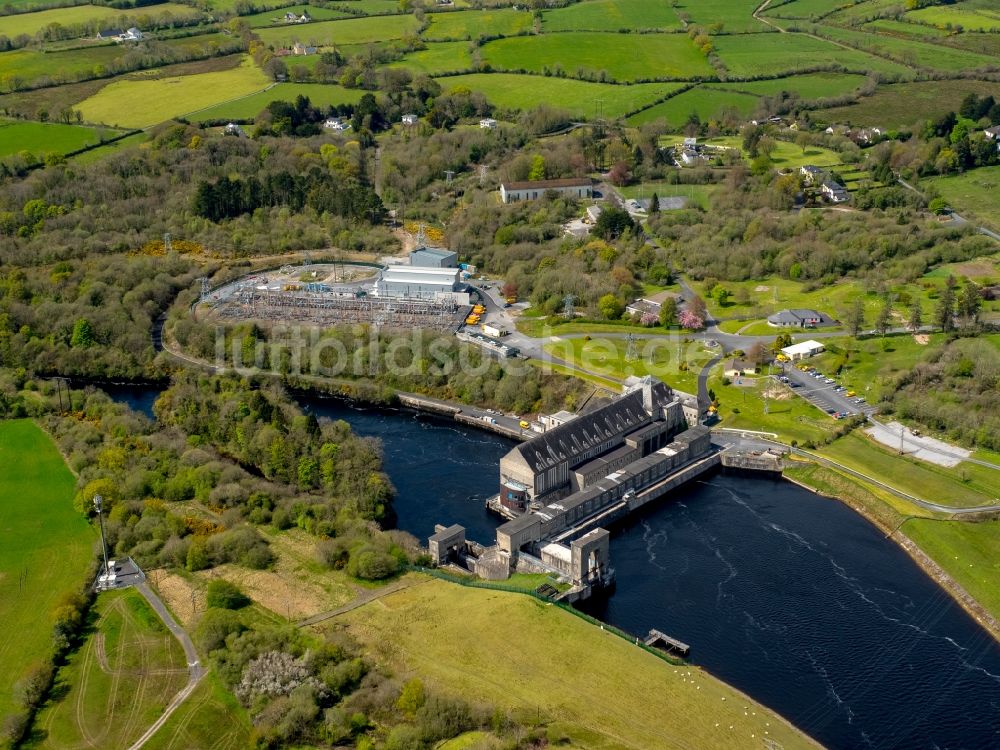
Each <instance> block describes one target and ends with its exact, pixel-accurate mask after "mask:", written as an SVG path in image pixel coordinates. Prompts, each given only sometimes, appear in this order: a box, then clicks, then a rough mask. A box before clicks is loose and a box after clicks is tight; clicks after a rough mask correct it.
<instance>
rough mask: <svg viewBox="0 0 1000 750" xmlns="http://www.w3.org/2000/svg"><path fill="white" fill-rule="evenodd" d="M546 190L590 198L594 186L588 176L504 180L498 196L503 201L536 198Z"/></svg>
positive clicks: (571, 196)
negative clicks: (515, 180) (521, 180)
mask: <svg viewBox="0 0 1000 750" xmlns="http://www.w3.org/2000/svg"><path fill="white" fill-rule="evenodd" d="M548 192H554V193H558V194H559V195H563V196H567V197H569V198H591V197H593V195H594V188H593V184H592V183H591V181H590V178H589V177H570V178H567V179H562V180H530V181H528V182H505V183H503V184H501V185H500V198H501V200H503V202H504V203H516V202H517V201H531V200H537V199H538V198H541V197H543V196H544V195H545V194H546V193H548Z"/></svg>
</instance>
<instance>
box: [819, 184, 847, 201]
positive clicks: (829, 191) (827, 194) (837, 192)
mask: <svg viewBox="0 0 1000 750" xmlns="http://www.w3.org/2000/svg"><path fill="white" fill-rule="evenodd" d="M820 192H821V193H823V197H824V198H826V199H827V200H829V201H830V202H831V203H846V202H847V201H849V200H850V199H851V194H850V193H848V192H847V188H845V187H844V186H843V185H841V184H840V183H839V182H833V181H832V180H828V181H827V182H824V183H823V186H822V187H821V188H820Z"/></svg>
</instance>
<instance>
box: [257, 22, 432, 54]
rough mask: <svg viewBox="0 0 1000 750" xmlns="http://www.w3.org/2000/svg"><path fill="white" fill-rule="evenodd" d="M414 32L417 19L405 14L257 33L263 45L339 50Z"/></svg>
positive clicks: (284, 27) (311, 24) (262, 30)
mask: <svg viewBox="0 0 1000 750" xmlns="http://www.w3.org/2000/svg"><path fill="white" fill-rule="evenodd" d="M416 31H417V19H416V18H414V17H413V16H409V15H407V16H382V17H379V18H348V19H346V20H342V21H320V22H319V23H307V24H290V25H288V26H280V27H275V28H269V29H260V30H259V31H258V32H257V34H258V36H260V38H261V40H262V41H263V42H264V43H265V44H270V45H274V46H275V47H290V46H292V45H293V44H294V43H295V42H302V43H303V44H313V45H316V46H320V47H333V46H337V47H339V46H341V45H344V44H368V43H370V42H381V41H386V40H388V39H401V38H402V37H404V36H406V35H407V34H415V33H416Z"/></svg>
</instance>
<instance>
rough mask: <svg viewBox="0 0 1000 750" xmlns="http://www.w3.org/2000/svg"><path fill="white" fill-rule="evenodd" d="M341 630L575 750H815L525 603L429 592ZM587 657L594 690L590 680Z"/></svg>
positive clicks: (707, 684) (407, 594) (697, 678)
mask: <svg viewBox="0 0 1000 750" xmlns="http://www.w3.org/2000/svg"><path fill="white" fill-rule="evenodd" d="M341 622H343V623H344V624H346V626H347V627H348V629H349V631H350V632H351V633H352V634H353V635H354V636H355V637H356V638H358V639H359V640H361V641H362V642H363V643H364V644H365V645H366V646H367V647H368V648H369V649H371V652H372V653H373V654H374V655H375V658H376V659H377V660H378V661H380V662H383V663H386V664H389V665H390V666H391V668H392V669H393V670H394V671H396V672H397V673H398V674H402V675H405V674H407V673H410V672H416V673H418V674H420V676H421V679H423V680H424V681H425V682H426V683H427V684H428V686H430V687H432V688H433V689H438V690H442V691H453V690H454V689H455V686H457V685H461V686H462V688H461V689H462V697H463V698H465V699H466V700H471V701H476V700H483V701H487V702H489V703H491V704H494V705H497V706H499V707H502V708H504V709H507V710H511V711H514V712H515V713H516V714H520V715H523V716H526V717H527V716H530V717H532V719H536V718H537V717H539V716H540V717H541V718H542V719H545V718H551V720H552V723H550V724H549V726H550V728H551V730H552V731H554V732H556V733H561V734H564V735H566V736H567V737H568V738H569V741H570V744H571V745H572V746H574V747H592V748H607V749H608V750H610V748H616V749H618V750H632V749H634V750H648V749H649V748H658V747H698V748H733V747H740V746H745V747H755V746H759V745H758V744H757V741H756V740H755V739H752V738H751V735H754V736H755V737H756V738H760V737H770V738H772V739H773V740H774V741H776V742H777V743H780V745H781V746H782V747H784V748H786V750H790V748H796V747H813V745H812V743H811V741H810V740H808V739H807V738H806V737H804V736H803V735H801V734H798V733H797V732H796V731H795V730H794V729H792V728H791V727H790V726H788V725H787V724H785V723H784V722H782V721H781V720H780V719H778V718H777V717H775V716H774V715H773V714H771V713H770V712H768V711H767V710H766V709H764V708H763V707H762V706H759V705H757V704H754V703H753V702H752V701H751V700H750V699H749V698H746V697H745V696H743V695H741V694H740V693H737V692H735V691H734V690H732V689H731V688H729V687H727V686H725V685H723V684H722V683H721V682H719V681H718V680H716V679H715V678H713V677H711V676H710V675H708V674H707V673H705V672H704V671H702V670H701V669H699V668H698V667H694V666H684V667H675V666H671V665H670V664H667V663H665V662H663V661H662V660H660V659H658V658H657V657H655V656H653V655H652V654H649V653H646V652H645V651H643V650H641V649H638V648H636V647H635V646H634V645H632V644H631V643H629V642H627V641H625V640H622V639H621V638H618V637H616V636H614V635H612V634H611V633H609V632H607V631H604V630H602V629H600V628H599V627H597V626H595V625H591V624H589V623H587V622H585V621H583V620H582V619H580V618H578V617H576V616H574V615H572V614H570V613H568V612H565V611H563V610H561V609H559V608H556V607H551V606H547V605H546V604H544V603H542V602H539V601H537V600H535V599H533V598H530V597H527V596H524V595H522V594H511V593H506V592H500V591H487V590H482V589H470V588H463V587H460V586H457V585H455V584H450V583H445V582H443V581H436V580H429V581H427V582H424V583H420V584H418V585H415V586H411V587H409V588H407V589H404V590H402V591H399V592H396V593H393V594H389V595H388V596H384V597H382V598H381V599H379V600H378V601H376V602H373V603H371V604H367V605H365V606H363V607H360V608H359V609H356V610H354V611H352V612H349V613H347V614H346V615H343V616H342V617H340V618H338V619H337V623H338V624H339V623H341ZM653 625H654V623H650V626H653ZM581 654H586V662H587V668H588V677H587V679H585V680H580V679H579V669H580V660H581ZM470 675H473V676H474V678H470ZM567 691H569V692H567ZM723 698H725V699H726V700H723ZM745 707H746V708H745ZM748 709H752V710H753V714H751V715H747V714H748V713H749V711H748ZM730 726H731V727H732V729H730V728H729V727H730ZM765 733H766V734H765Z"/></svg>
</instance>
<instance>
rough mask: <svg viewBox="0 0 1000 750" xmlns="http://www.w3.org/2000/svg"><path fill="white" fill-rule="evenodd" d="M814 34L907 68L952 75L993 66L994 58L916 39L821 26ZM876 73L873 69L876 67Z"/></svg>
mask: <svg viewBox="0 0 1000 750" xmlns="http://www.w3.org/2000/svg"><path fill="white" fill-rule="evenodd" d="M817 33H818V34H820V35H822V36H824V37H829V38H830V39H833V40H835V41H838V42H842V43H844V44H848V45H850V46H852V47H855V48H857V49H860V50H869V51H871V52H873V53H875V54H879V55H886V56H888V57H892V58H893V59H895V60H899V61H901V62H903V63H905V64H906V65H909V66H917V67H921V68H926V69H928V70H937V71H943V72H946V73H956V72H962V71H968V70H973V69H976V68H984V67H987V66H990V65H996V63H997V61H996V60H995V59H994V58H991V57H988V56H986V55H979V54H976V53H975V52H966V51H965V50H960V49H953V48H951V47H944V46H942V45H940V44H929V43H927V42H921V41H919V40H916V39H901V38H899V37H895V36H884V35H879V36H876V35H874V34H867V33H865V32H863V31H853V30H850V29H842V28H839V27H833V26H822V27H819V30H818V31H817ZM876 70H877V68H876Z"/></svg>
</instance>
